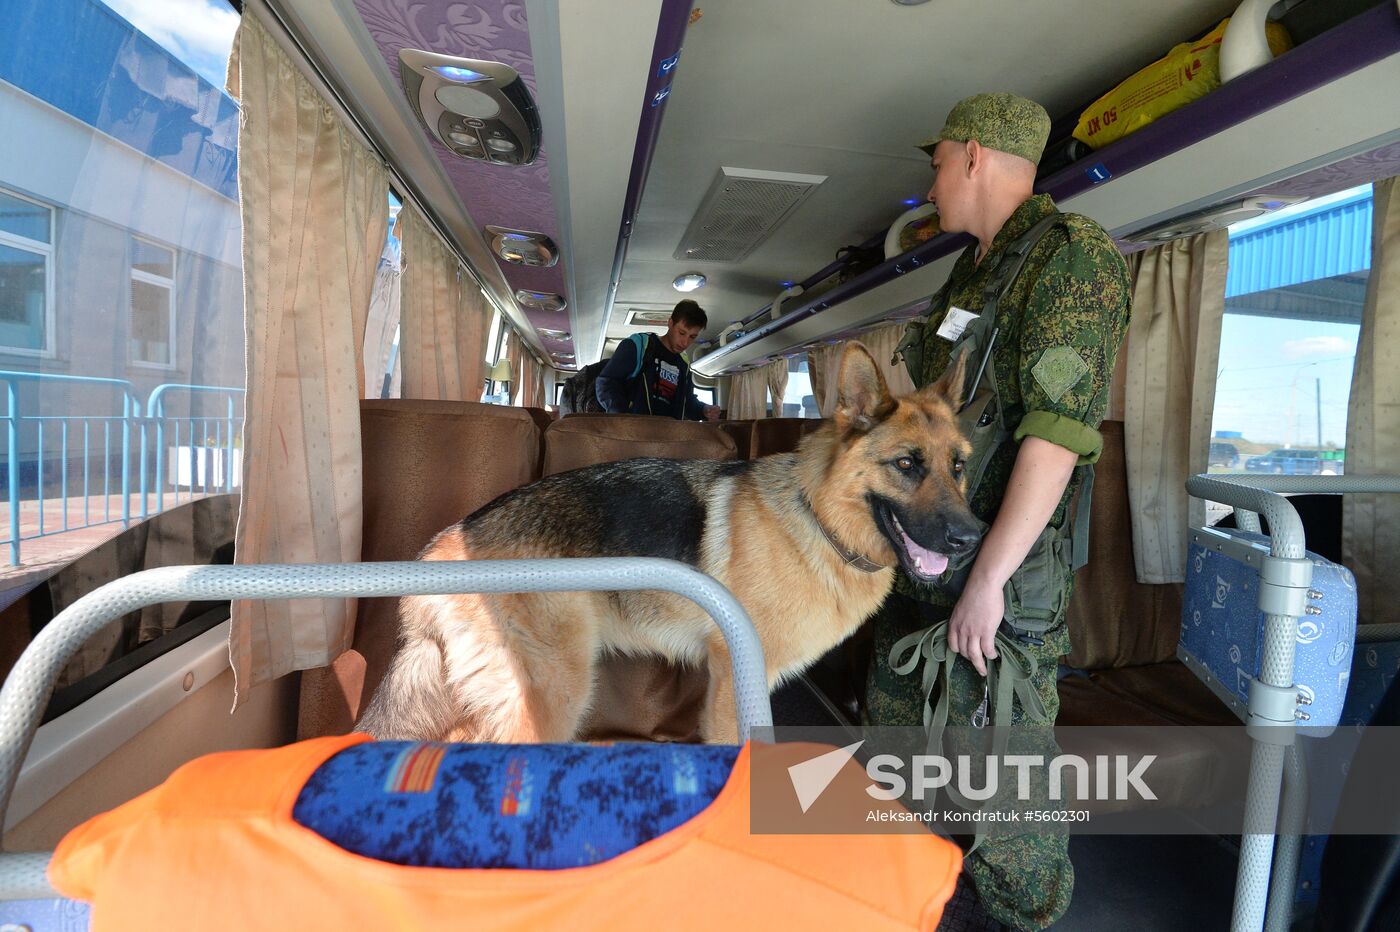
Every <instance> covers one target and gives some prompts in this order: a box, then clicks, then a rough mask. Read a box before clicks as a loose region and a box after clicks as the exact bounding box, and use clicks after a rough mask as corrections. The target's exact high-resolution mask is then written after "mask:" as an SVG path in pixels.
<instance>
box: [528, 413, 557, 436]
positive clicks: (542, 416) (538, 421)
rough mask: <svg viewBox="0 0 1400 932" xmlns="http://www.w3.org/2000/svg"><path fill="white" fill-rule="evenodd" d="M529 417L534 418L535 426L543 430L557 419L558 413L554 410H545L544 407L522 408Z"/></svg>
mask: <svg viewBox="0 0 1400 932" xmlns="http://www.w3.org/2000/svg"><path fill="white" fill-rule="evenodd" d="M521 410H523V411H525V412H526V413H527V414H529V415H530V417H532V418H534V420H535V426H536V427H538V428H539V429H540V430H541V431H543V430H544V429H545V428H546V427H548V426H549V425H550V424H553V423H554V422H555V421H557V420H559V415H558V414H557V413H556V412H554V411H546V410H545V409H544V408H523V409H521Z"/></svg>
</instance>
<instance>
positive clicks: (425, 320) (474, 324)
mask: <svg viewBox="0 0 1400 932" xmlns="http://www.w3.org/2000/svg"><path fill="white" fill-rule="evenodd" d="M399 223H400V225H401V227H402V230H403V278H402V282H401V287H402V298H401V301H402V310H401V313H400V322H399V356H400V359H401V361H402V366H403V397H405V398H430V399H441V400H446V401H476V400H478V399H479V398H480V397H481V383H482V380H483V379H484V378H485V371H484V369H483V354H484V343H485V339H484V337H483V335H482V333H483V324H482V320H483V318H484V319H485V320H486V322H487V324H488V325H489V322H490V314H489V313H488V312H487V303H486V297H485V295H483V294H482V293H481V289H480V288H478V287H477V285H476V282H475V281H474V280H473V279H472V277H471V275H470V274H468V272H467V271H466V269H464V268H463V267H462V263H461V261H460V260H458V258H457V254H456V253H454V252H453V251H452V250H451V248H449V247H448V245H447V243H445V242H443V240H442V237H440V236H438V234H437V231H436V230H434V229H433V228H432V227H430V226H429V225H428V223H427V222H426V221H425V220H424V219H423V218H422V216H420V215H419V213H418V211H416V210H414V209H413V208H412V207H410V206H409V205H407V204H405V205H404V207H403V209H402V210H401V211H399Z"/></svg>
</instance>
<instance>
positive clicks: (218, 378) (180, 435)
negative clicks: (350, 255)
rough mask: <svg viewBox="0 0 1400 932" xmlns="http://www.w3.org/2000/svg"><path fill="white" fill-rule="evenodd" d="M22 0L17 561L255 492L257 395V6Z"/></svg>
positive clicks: (2, 168)
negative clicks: (250, 230) (247, 223)
mask: <svg viewBox="0 0 1400 932" xmlns="http://www.w3.org/2000/svg"><path fill="white" fill-rule="evenodd" d="M15 5H16V4H10V6H11V7H14V6H15ZM17 5H18V6H19V7H20V8H22V9H20V10H13V9H12V10H10V11H9V14H10V15H11V16H12V17H14V16H17V17H18V20H17V21H18V22H21V23H25V24H26V26H27V27H31V28H27V29H26V31H25V34H24V37H23V39H22V40H20V39H18V38H16V37H14V36H13V35H11V36H10V37H9V38H8V39H7V40H6V41H7V44H8V43H21V42H22V44H23V45H24V47H25V49H26V51H27V53H28V54H25V55H19V56H9V57H8V59H7V60H8V61H9V62H10V64H9V65H7V70H6V73H5V74H4V81H0V124H3V125H4V126H5V133H6V135H7V136H10V137H12V138H23V139H24V145H22V146H7V147H4V149H3V151H0V268H3V272H0V382H3V383H4V384H5V385H6V386H9V387H12V388H13V391H14V396H13V397H14V399H15V402H14V404H15V410H14V411H11V412H9V413H10V414H11V415H12V416H13V417H14V418H15V427H16V432H17V438H18V443H17V444H16V449H13V450H10V449H8V448H7V451H6V454H5V458H6V463H5V466H6V468H7V469H8V470H14V471H16V472H17V473H18V480H19V481H18V483H17V486H11V489H12V490H13V492H12V494H9V495H7V501H6V503H5V506H4V507H5V508H6V510H7V512H8V513H11V514H13V513H17V514H18V515H19V520H18V527H19V533H18V538H17V539H12V540H10V541H9V543H10V548H9V552H8V554H7V556H8V560H7V561H6V562H7V563H8V564H9V565H10V566H11V567H17V566H32V565H36V564H47V563H53V562H56V561H60V560H62V559H64V558H65V557H67V556H69V555H72V554H76V553H80V552H83V551H85V550H88V549H90V548H92V547H93V546H95V545H96V544H97V543H99V542H100V541H102V540H105V539H106V538H107V537H110V536H112V535H113V534H115V533H117V532H118V531H120V530H121V528H122V526H123V523H124V522H129V521H135V520H139V519H140V518H142V517H146V516H149V515H154V514H159V513H161V512H163V511H165V510H167V509H170V508H173V507H175V506H177V505H180V504H183V503H186V502H189V501H191V500H193V499H197V498H201V497H205V496H209V495H214V494H226V493H233V494H236V493H237V492H238V486H239V474H240V467H241V460H242V438H241V431H242V425H243V398H244V350H243V345H244V339H243V274H242V262H243V260H242V252H241V244H240V238H241V237H240V221H239V204H238V191H237V152H236V149H237V138H238V106H237V104H236V103H235V102H234V101H233V100H232V99H231V98H230V97H229V96H228V95H227V94H226V93H225V92H224V90H223V85H224V71H225V68H226V66H227V62H228V57H229V51H230V48H231V46H232V42H233V35H234V30H235V29H236V28H237V26H238V15H237V14H236V13H235V12H234V10H233V9H232V8H231V7H229V6H228V5H226V4H224V3H199V4H194V5H192V6H191V10H192V11H193V10H194V7H199V8H200V9H199V10H198V11H197V15H195V13H194V12H192V14H191V15H190V16H188V17H186V16H180V17H171V16H169V15H167V14H166V13H165V12H163V11H162V9H161V6H160V5H159V4H150V3H140V2H137V0H112V2H111V3H103V2H102V0H64V2H61V3H58V4H49V3H40V2H37V0H18V3H17ZM12 21H15V20H13V19H12ZM76 48H83V49H100V50H105V52H106V54H105V56H104V55H103V54H84V55H79V56H74V55H73V54H72V51H73V50H74V49H76ZM60 59H62V60H65V61H68V60H71V65H69V66H65V67H63V68H53V67H51V63H52V62H53V61H55V60H60ZM137 75H139V79H137V80H135V81H133V76H137ZM98 179H100V180H98ZM6 524H7V525H8V522H6ZM0 533H6V534H7V536H9V537H11V538H14V537H15V535H14V534H13V533H11V532H9V530H8V527H7V528H6V530H5V531H0Z"/></svg>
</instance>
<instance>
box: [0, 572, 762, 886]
mask: <svg viewBox="0 0 1400 932" xmlns="http://www.w3.org/2000/svg"><path fill="white" fill-rule="evenodd" d="M639 589H660V590H665V591H667V592H673V593H675V594H676V595H680V596H683V597H685V598H687V599H690V600H691V601H692V602H694V603H696V604H697V605H699V606H700V607H701V608H702V609H704V610H705V612H707V613H708V614H709V615H710V617H711V618H713V619H714V621H715V623H716V624H717V625H718V626H719V629H720V632H721V633H722V634H723V635H724V640H725V643H726V645H727V646H728V649H729V657H730V665H731V670H732V672H733V677H734V700H735V709H736V714H737V716H738V719H739V739H740V741H747V740H748V738H749V735H750V733H751V731H752V730H753V729H754V728H771V727H772V724H773V716H772V710H771V706H770V705H769V701H768V679H767V674H766V672H765V668H764V660H763V647H762V645H761V644H760V643H759V640H758V632H757V631H756V630H755V629H754V627H753V623H752V622H751V621H750V620H749V616H748V613H747V612H745V611H744V609H743V606H741V605H740V604H739V602H738V600H737V599H735V598H734V596H733V594H732V593H730V591H729V590H728V589H726V588H725V587H724V586H722V585H721V584H720V583H718V582H717V581H715V580H714V579H713V578H711V577H709V576H706V575H705V574H704V573H701V572H700V571H699V570H696V569H694V568H692V567H689V566H687V565H685V564H684V563H678V562H676V561H674V560H663V559H659V558H656V557H607V558H587V559H553V560H468V561H413V562H397V563H348V564H313V563H307V564H292V565H288V564H260V565H248V566H168V567H162V568H160V569H154V570H146V571H144V572H141V573H135V574H133V575H131V576H127V577H124V578H122V579H118V580H116V581H114V582H110V583H108V584H107V585H105V586H102V587H100V588H98V589H96V590H94V591H92V592H90V593H88V594H87V595H85V596H83V597H82V598H80V599H78V600H77V601H76V602H74V603H73V604H72V605H70V606H69V607H68V608H66V609H64V610H63V611H62V612H60V613H59V615H58V616H57V617H56V618H54V620H53V621H51V622H50V623H49V624H48V625H46V626H45V627H44V629H43V630H41V631H40V632H39V634H38V636H36V637H35V638H34V640H33V641H32V642H30V644H29V646H28V647H27V648H25V651H24V653H23V654H21V655H20V658H19V660H18V661H17V662H16V664H15V666H14V669H13V670H12V671H11V672H10V675H9V677H8V678H7V679H6V680H5V684H4V687H3V688H0V825H3V824H4V818H5V813H6V812H7V811H8V810H9V805H10V798H11V796H12V795H13V793H14V788H15V783H16V781H17V780H18V779H19V771H20V767H21V765H22V764H23V762H24V758H25V755H26V754H27V753H28V752H29V746H30V744H31V743H32V742H33V740H34V732H35V731H36V730H37V729H38V727H39V720H40V718H41V717H42V716H43V713H44V708H45V706H46V705H47V704H48V700H49V696H50V694H52V692H53V687H54V683H55V682H56V680H57V678H58V675H59V673H60V671H62V669H63V667H64V665H65V664H66V663H67V662H68V660H69V659H71V658H72V656H73V655H74V654H76V653H77V652H78V650H79V649H80V648H81V647H82V645H83V644H84V643H85V642H86V641H87V639H88V638H89V637H91V636H92V635H93V634H94V633H96V632H97V631H100V630H101V629H102V628H103V627H104V626H105V625H107V624H108V623H110V622H111V621H112V620H114V619H116V618H120V617H121V616H123V615H125V614H127V613H128V612H132V611H135V610H137V609H139V608H143V607H145V606H147V605H153V604H156V603H159V602H165V601H174V600H209V601H216V600H218V601H222V600H226V599H310V598H355V597H375V596H398V595H433V594H442V593H460V592H576V591H593V592H598V591H634V590H639ZM47 865H48V857H47V855H42V854H41V855H33V854H14V853H7V854H0V900H4V899H25V898H31V897H38V896H53V895H54V891H53V890H52V888H50V887H49V886H48V883H47V881H46V880H45V879H44V871H45V869H46V868H47Z"/></svg>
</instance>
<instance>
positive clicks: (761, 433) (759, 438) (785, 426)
mask: <svg viewBox="0 0 1400 932" xmlns="http://www.w3.org/2000/svg"><path fill="white" fill-rule="evenodd" d="M826 423H827V422H826V421H823V420H818V419H817V418H810V417H768V418H763V419H762V420H758V421H754V422H753V454H752V456H753V458H754V459H757V458H758V457H760V456H771V455H773V454H774V453H791V452H792V451H793V450H796V449H797V444H798V442H799V441H800V440H801V439H802V438H803V437H805V436H806V435H807V434H810V433H811V432H812V431H814V430H816V429H817V428H819V427H821V426H822V425H823V424H826Z"/></svg>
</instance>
